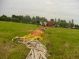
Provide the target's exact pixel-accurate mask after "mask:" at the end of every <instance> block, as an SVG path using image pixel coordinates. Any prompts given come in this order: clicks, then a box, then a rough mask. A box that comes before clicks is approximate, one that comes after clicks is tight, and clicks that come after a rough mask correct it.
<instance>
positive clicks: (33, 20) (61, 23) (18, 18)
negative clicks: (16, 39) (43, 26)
mask: <svg viewBox="0 0 79 59" xmlns="http://www.w3.org/2000/svg"><path fill="white" fill-rule="evenodd" d="M0 21H8V22H18V23H26V24H37V25H40V22H41V23H44V22H47V23H48V22H49V21H48V20H47V19H46V18H45V17H39V16H33V17H30V16H29V15H26V16H23V15H12V16H11V17H8V16H6V15H2V16H0ZM50 23H51V24H52V26H54V27H63V28H76V29H79V25H78V24H74V20H73V19H72V20H71V21H69V22H67V21H66V20H62V19H60V18H59V19H56V18H55V19H50ZM50 23H49V24H50ZM49 24H48V25H49Z"/></svg>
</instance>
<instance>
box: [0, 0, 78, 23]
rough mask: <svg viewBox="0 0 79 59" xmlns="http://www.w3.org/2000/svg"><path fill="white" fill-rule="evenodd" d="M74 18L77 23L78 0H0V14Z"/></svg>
mask: <svg viewBox="0 0 79 59" xmlns="http://www.w3.org/2000/svg"><path fill="white" fill-rule="evenodd" d="M3 14H5V15H8V16H11V15H12V14H15V15H24V16H25V15H30V16H41V17H42V16H43V17H46V18H47V19H50V18H61V19H63V20H64V19H65V20H67V21H69V20H72V19H74V22H75V23H76V24H79V0H0V15H3Z"/></svg>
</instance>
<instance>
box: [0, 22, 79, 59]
mask: <svg viewBox="0 0 79 59" xmlns="http://www.w3.org/2000/svg"><path fill="white" fill-rule="evenodd" d="M37 27H38V26H37V25H32V24H22V23H12V22H0V59H25V58H26V55H27V54H28V52H29V49H28V48H26V47H25V45H23V44H19V43H17V44H16V43H13V42H12V41H11V39H12V38H13V37H15V36H23V35H26V34H28V33H30V32H31V31H32V30H34V29H36V28H37ZM42 43H43V44H45V45H46V47H47V49H48V53H49V54H50V56H49V57H48V59H79V30H76V29H66V28H48V29H47V30H46V31H45V34H44V40H43V41H42Z"/></svg>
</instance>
